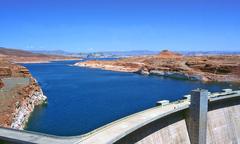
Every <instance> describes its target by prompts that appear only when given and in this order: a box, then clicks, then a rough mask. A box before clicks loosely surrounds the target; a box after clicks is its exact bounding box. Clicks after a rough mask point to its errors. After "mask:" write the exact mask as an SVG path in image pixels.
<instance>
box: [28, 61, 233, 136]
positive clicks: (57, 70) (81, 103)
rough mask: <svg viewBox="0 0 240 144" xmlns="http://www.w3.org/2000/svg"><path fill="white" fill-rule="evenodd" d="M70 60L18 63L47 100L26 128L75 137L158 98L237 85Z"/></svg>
mask: <svg viewBox="0 0 240 144" xmlns="http://www.w3.org/2000/svg"><path fill="white" fill-rule="evenodd" d="M75 62H76V61H65V62H53V63H47V64H24V66H26V67H27V68H28V69H29V70H30V72H31V73H32V75H33V76H34V77H35V78H36V79H37V80H38V82H39V84H40V85H41V87H42V89H43V92H44V94H45V95H46V96H47V97H48V104H47V105H44V106H39V107H37V108H36V109H35V111H34V112H33V114H32V116H31V117H30V120H29V123H28V127H27V128H26V129H27V130H31V131H37V132H42V133H47V134H53V135H61V136H71V135H80V134H84V133H87V132H89V131H91V130H94V129H96V128H98V127H100V126H103V125H105V124H107V123H109V122H112V121H114V120H117V119H119V118H122V117H124V116H127V115H130V114H133V113H136V112H139V111H142V110H145V109H147V108H151V107H154V106H155V103H156V101H158V100H163V99H168V100H170V101H174V100H177V99H179V98H181V97H182V96H183V95H185V94H188V93H189V92H190V91H191V90H192V89H195V88H205V89H208V90H210V91H220V90H221V89H222V88H229V87H231V88H236V87H237V86H234V85H230V84H226V83H208V84H204V83H201V82H198V81H187V80H176V79H170V78H162V77H156V76H143V75H138V74H133V73H121V72H112V71H104V70H99V69H89V68H81V67H74V66H69V64H74V63H75Z"/></svg>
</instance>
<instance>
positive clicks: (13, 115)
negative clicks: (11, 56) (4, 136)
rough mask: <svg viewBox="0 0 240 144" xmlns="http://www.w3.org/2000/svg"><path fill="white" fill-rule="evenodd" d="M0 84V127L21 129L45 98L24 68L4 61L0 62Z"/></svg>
mask: <svg viewBox="0 0 240 144" xmlns="http://www.w3.org/2000/svg"><path fill="white" fill-rule="evenodd" d="M0 82H1V87H0V126H4V127H11V128H15V129H23V128H24V126H25V124H26V122H27V121H28V118H29V116H30V114H31V112H32V111H33V110H34V107H35V106H36V105H39V104H42V103H43V102H44V101H45V100H46V96H44V95H43V93H42V90H41V88H40V86H39V85H38V83H37V81H36V80H35V79H34V78H33V77H32V76H31V74H30V73H29V71H28V70H27V69H26V68H25V67H23V66H20V65H17V64H14V63H11V62H8V61H5V60H1V61H0Z"/></svg>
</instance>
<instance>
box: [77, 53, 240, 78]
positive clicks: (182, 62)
mask: <svg viewBox="0 0 240 144" xmlns="http://www.w3.org/2000/svg"><path fill="white" fill-rule="evenodd" d="M75 66H80V67H90V68H100V69H104V70H111V71H120V72H134V73H140V74H146V75H158V76H168V77H174V78H181V79H191V80H200V81H205V82H207V81H219V82H240V56H239V55H214V56H184V55H181V54H178V53H175V52H171V51H168V50H164V51H162V52H160V53H159V54H158V55H152V56H138V57H129V58H123V59H119V60H115V61H100V60H91V61H85V62H79V63H76V64H75Z"/></svg>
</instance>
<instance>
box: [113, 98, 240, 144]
mask: <svg viewBox="0 0 240 144" xmlns="http://www.w3.org/2000/svg"><path fill="white" fill-rule="evenodd" d="M188 112H189V110H188V109H186V110H183V111H180V112H177V113H174V114H171V115H168V116H166V117H164V118H162V119H159V120H157V121H154V122H152V123H150V124H148V125H146V126H144V127H142V128H141V129H138V130H137V131H135V132H133V133H131V134H129V135H127V136H126V137H124V138H122V139H120V140H119V141H117V142H116V143H117V144H129V143H138V144H168V143H170V144H191V143H190V137H189V133H188V129H187V122H186V114H188ZM207 119H208V121H207V143H208V144H239V143H240V98H239V97H235V98H230V99H224V100H219V101H216V102H211V103H209V108H208V113H207Z"/></svg>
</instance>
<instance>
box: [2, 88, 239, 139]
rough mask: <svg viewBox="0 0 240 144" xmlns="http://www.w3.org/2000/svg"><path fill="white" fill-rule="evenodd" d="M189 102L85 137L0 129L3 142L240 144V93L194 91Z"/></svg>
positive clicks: (139, 115)
mask: <svg viewBox="0 0 240 144" xmlns="http://www.w3.org/2000/svg"><path fill="white" fill-rule="evenodd" d="M185 98H186V99H183V100H179V101H175V102H171V103H169V104H165V105H163V106H157V107H154V108H151V109H148V110H145V111H142V112H139V113H136V114H133V115H130V116H127V117H125V118H122V119H120V120H117V121H115V122H112V123H110V124H108V125H105V126H103V127H101V128H98V129H96V130H94V131H92V132H89V133H87V134H85V135H81V136H72V137H60V136H52V135H46V134H40V133H35V132H28V131H19V130H13V129H7V128H0V140H4V141H7V142H12V143H41V144H47V143H57V144H66V143H73V144H95V143H96V144H107V143H139V144H145V143H146V144H151V143H153V144H154V143H158V144H159V143H160V144H161V143H162V144H166V143H176V144H179V143H182V144H190V143H192V144H200V143H201V144H204V143H211V144H215V143H216V144H221V143H222V144H225V143H233V144H234V143H240V91H231V90H230V89H225V90H224V92H222V93H208V92H207V91H206V90H194V91H192V93H191V97H190V96H188V97H185ZM190 101H191V102H190ZM207 111H208V112H207Z"/></svg>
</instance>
